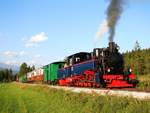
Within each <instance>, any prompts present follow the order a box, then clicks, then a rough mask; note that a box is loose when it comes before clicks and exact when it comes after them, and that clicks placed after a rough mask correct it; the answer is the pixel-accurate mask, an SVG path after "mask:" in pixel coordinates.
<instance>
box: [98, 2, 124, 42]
mask: <svg viewBox="0 0 150 113" xmlns="http://www.w3.org/2000/svg"><path fill="white" fill-rule="evenodd" d="M109 1H110V4H109V6H108V8H107V10H106V14H107V18H106V19H105V20H104V21H103V23H102V24H100V27H99V29H98V31H97V33H96V38H95V42H96V41H97V40H98V39H99V38H101V37H102V36H103V35H104V34H105V33H106V32H108V31H109V42H113V38H114V35H115V28H116V24H117V22H118V20H119V18H120V16H121V14H122V12H123V4H124V0H109Z"/></svg>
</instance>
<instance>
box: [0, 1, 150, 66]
mask: <svg viewBox="0 0 150 113" xmlns="http://www.w3.org/2000/svg"><path fill="white" fill-rule="evenodd" d="M108 4H109V0H0V63H5V64H8V65H20V64H21V63H22V62H26V63H27V64H29V65H36V66H42V65H45V64H49V63H51V62H55V61H60V60H63V59H64V57H66V56H69V55H71V54H74V53H77V52H81V51H86V52H91V51H92V50H93V48H95V47H98V48H101V47H107V45H108V36H109V35H108V33H107V32H106V33H105V34H104V35H103V36H102V37H100V38H99V39H98V40H96V41H95V36H96V33H97V31H98V30H99V26H100V25H101V24H102V22H103V21H104V20H105V19H106V9H107V6H108ZM149 27H150V1H149V0H125V4H124V10H123V13H122V15H121V18H120V20H119V22H118V24H117V26H116V34H115V37H114V41H115V42H116V43H117V44H118V45H119V46H120V52H125V51H130V50H132V49H133V48H134V44H135V42H136V41H138V42H139V44H140V46H141V48H149V47H150V39H149V37H150V28H149Z"/></svg>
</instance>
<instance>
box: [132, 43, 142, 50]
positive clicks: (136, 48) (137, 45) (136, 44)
mask: <svg viewBox="0 0 150 113" xmlns="http://www.w3.org/2000/svg"><path fill="white" fill-rule="evenodd" d="M140 49H141V47H140V44H139V42H138V41H136V42H135V46H134V50H135V51H138V50H140Z"/></svg>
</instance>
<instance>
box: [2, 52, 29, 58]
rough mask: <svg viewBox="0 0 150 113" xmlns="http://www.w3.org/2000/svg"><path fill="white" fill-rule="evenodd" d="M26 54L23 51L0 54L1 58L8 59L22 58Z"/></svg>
mask: <svg viewBox="0 0 150 113" xmlns="http://www.w3.org/2000/svg"><path fill="white" fill-rule="evenodd" d="M26 54H27V53H26V52H25V51H20V52H15V51H5V52H3V53H2V55H3V56H5V57H9V58H14V57H18V56H24V55H26Z"/></svg>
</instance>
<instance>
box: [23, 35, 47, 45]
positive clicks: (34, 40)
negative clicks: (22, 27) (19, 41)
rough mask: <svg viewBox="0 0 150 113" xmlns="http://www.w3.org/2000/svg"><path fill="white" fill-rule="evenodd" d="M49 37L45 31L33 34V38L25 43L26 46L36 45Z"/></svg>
mask: <svg viewBox="0 0 150 113" xmlns="http://www.w3.org/2000/svg"><path fill="white" fill-rule="evenodd" d="M47 39H48V37H47V36H46V34H45V33H44V32H41V33H39V34H36V35H34V36H31V38H30V39H29V40H28V41H27V42H26V43H25V46H26V47H35V46H37V44H38V43H41V42H43V41H46V40H47Z"/></svg>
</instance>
